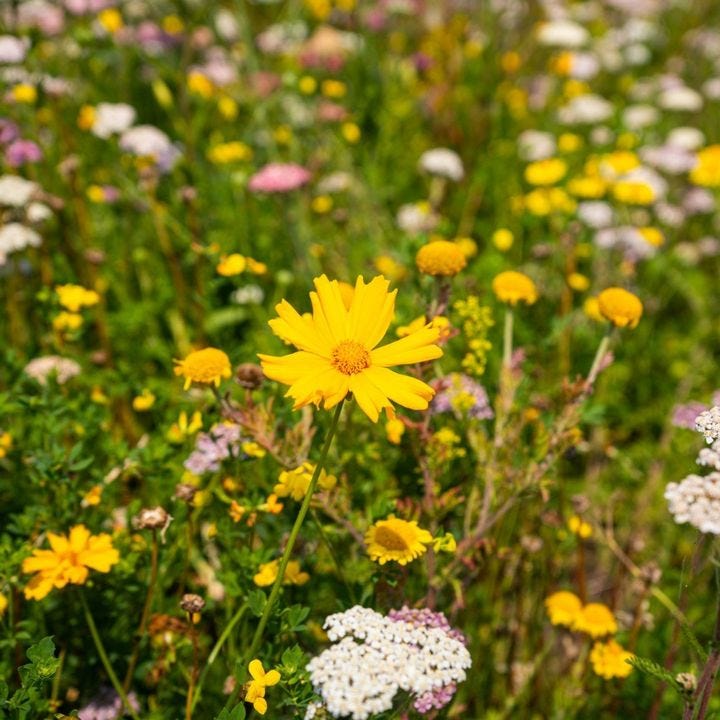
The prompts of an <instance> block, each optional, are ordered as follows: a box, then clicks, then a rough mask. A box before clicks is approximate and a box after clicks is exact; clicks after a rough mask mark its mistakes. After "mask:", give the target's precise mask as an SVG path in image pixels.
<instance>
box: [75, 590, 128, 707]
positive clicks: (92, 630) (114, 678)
mask: <svg viewBox="0 0 720 720" xmlns="http://www.w3.org/2000/svg"><path fill="white" fill-rule="evenodd" d="M79 595H80V602H81V603H82V606H83V612H84V613H85V620H86V622H87V625H88V628H89V629H90V634H91V635H92V639H93V640H94V642H95V647H96V648H97V651H98V655H99V656H100V660H101V661H102V664H103V667H104V668H105V672H106V673H107V674H108V677H109V678H110V682H111V683H112V686H113V687H114V688H115V692H116V693H117V694H118V696H119V697H120V699H121V700H122V703H123V705H124V706H125V709H126V710H127V712H128V714H129V715H130V717H132V719H133V720H140V718H139V716H138V714H137V713H136V712H135V710H133V707H132V705H131V704H130V701H129V700H128V696H127V695H126V694H125V690H123V686H122V685H121V684H120V681H119V680H118V677H117V675H116V674H115V671H114V670H113V669H112V665H111V664H110V660H109V658H108V656H107V653H106V652H105V647H104V645H103V643H102V640H101V639H100V635H99V634H98V631H97V627H96V625H95V621H94V620H93V616H92V614H91V612H90V608H89V607H88V604H87V600H86V599H85V595H84V593H83V591H82V590H81V591H80V593H79Z"/></svg>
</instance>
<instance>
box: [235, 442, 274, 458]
mask: <svg viewBox="0 0 720 720" xmlns="http://www.w3.org/2000/svg"><path fill="white" fill-rule="evenodd" d="M240 447H241V448H242V451H243V452H244V453H245V454H246V455H249V456H250V457H254V458H262V457H265V455H267V450H265V448H263V447H260V445H258V444H257V443H256V442H249V441H246V442H244V443H242V445H241V446H240Z"/></svg>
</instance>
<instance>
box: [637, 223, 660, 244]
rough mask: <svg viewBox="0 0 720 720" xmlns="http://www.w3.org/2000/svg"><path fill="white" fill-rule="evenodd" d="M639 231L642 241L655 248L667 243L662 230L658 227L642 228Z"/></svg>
mask: <svg viewBox="0 0 720 720" xmlns="http://www.w3.org/2000/svg"><path fill="white" fill-rule="evenodd" d="M637 231H638V232H639V233H640V235H641V236H642V239H643V240H644V241H645V242H646V243H647V244H648V245H652V246H653V247H660V246H661V245H662V244H663V243H664V242H665V236H664V235H663V234H662V230H660V229H658V228H656V227H641V228H638V229H637Z"/></svg>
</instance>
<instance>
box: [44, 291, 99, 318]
mask: <svg viewBox="0 0 720 720" xmlns="http://www.w3.org/2000/svg"><path fill="white" fill-rule="evenodd" d="M55 292H56V293H57V296H58V301H59V302H60V304H61V305H62V306H63V307H64V308H65V309H66V310H69V311H70V312H72V313H76V312H78V311H79V310H80V309H82V308H84V307H91V306H93V305H97V304H98V303H99V302H100V296H99V295H98V294H97V293H96V292H95V291H94V290H87V289H86V288H84V287H82V286H81V285H72V284H70V285H56V286H55Z"/></svg>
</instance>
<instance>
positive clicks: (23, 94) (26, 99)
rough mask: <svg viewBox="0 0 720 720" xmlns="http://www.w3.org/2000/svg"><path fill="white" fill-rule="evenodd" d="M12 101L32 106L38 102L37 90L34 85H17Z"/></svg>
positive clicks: (14, 88) (13, 90)
mask: <svg viewBox="0 0 720 720" xmlns="http://www.w3.org/2000/svg"><path fill="white" fill-rule="evenodd" d="M11 95H12V99H13V100H14V101H15V102H16V103H23V104H25V105H32V104H33V103H34V102H35V101H36V100H37V90H36V89H35V86H34V85H30V84H28V83H20V84H18V85H15V86H14V87H13V89H12V91H11Z"/></svg>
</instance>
